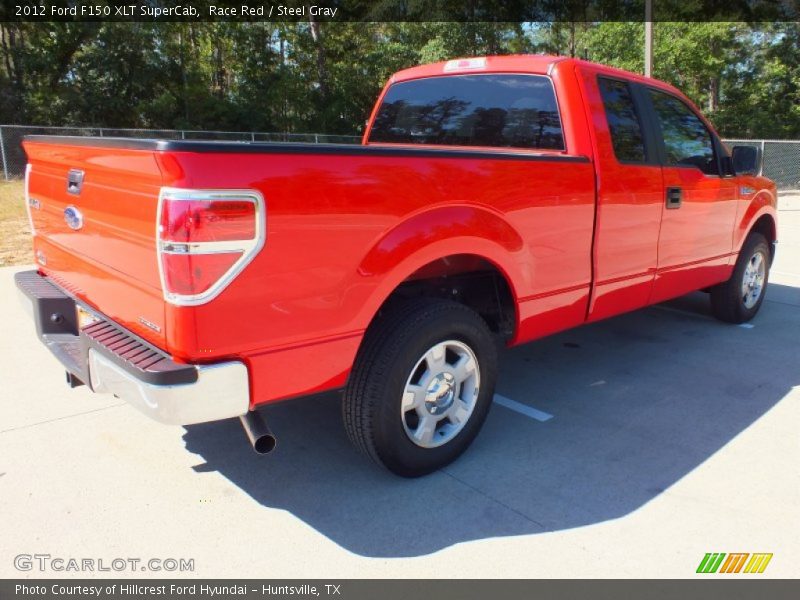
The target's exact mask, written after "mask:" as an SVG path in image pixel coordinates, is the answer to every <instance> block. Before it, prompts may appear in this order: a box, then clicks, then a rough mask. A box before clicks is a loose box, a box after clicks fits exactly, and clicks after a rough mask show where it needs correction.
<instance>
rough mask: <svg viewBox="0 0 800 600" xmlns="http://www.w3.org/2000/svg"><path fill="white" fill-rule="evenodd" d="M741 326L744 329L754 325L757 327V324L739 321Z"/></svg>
mask: <svg viewBox="0 0 800 600" xmlns="http://www.w3.org/2000/svg"><path fill="white" fill-rule="evenodd" d="M739 327H741V328H742V329H752V328H753V327H755V325H753V324H752V323H739Z"/></svg>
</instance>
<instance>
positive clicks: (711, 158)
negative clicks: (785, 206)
mask: <svg viewBox="0 0 800 600" xmlns="http://www.w3.org/2000/svg"><path fill="white" fill-rule="evenodd" d="M645 97H646V99H647V101H648V103H649V105H648V110H649V111H651V115H652V119H653V121H654V123H655V125H656V126H655V130H656V133H657V135H658V136H660V138H661V139H660V140H659V151H660V154H661V160H662V163H663V167H662V172H663V185H664V189H663V196H662V207H661V211H662V216H661V233H660V236H659V241H658V273H657V275H656V279H655V282H654V284H653V295H652V297H651V302H661V301H662V300H666V299H668V298H673V297H675V296H680V295H681V294H685V293H687V292H690V291H693V290H696V289H698V288H702V287H706V286H709V285H712V284H715V283H719V282H720V281H724V280H725V279H727V277H728V275H729V273H730V267H729V265H728V262H729V261H728V258H729V256H730V254H731V251H732V232H733V226H734V222H735V220H736V209H737V207H736V204H737V203H736V182H735V180H734V178H732V177H721V176H720V166H721V163H720V157H719V156H718V153H717V147H718V146H717V145H716V144H715V141H714V138H713V136H712V133H711V131H710V130H709V129H708V127H707V126H706V125H705V123H704V122H703V121H702V119H701V118H700V117H699V116H698V115H697V114H696V113H695V112H694V111H693V110H692V109H691V108H690V107H689V106H688V105H687V104H686V103H685V102H683V101H682V100H680V99H679V98H677V97H675V96H672V95H670V94H667V93H665V92H661V91H656V90H652V89H650V90H648V91H647V93H646V94H645Z"/></svg>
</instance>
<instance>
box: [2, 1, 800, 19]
mask: <svg viewBox="0 0 800 600" xmlns="http://www.w3.org/2000/svg"><path fill="white" fill-rule="evenodd" d="M646 2H647V0H484V1H479V0H472V1H464V0H382V1H376V0H312V1H308V0H278V1H274V2H273V1H271V0H266V1H265V0H260V1H257V0H2V4H0V21H19V22H52V21H131V22H159V21H254V22H255V21H276V22H280V21H309V20H317V21H420V22H421V21H439V22H442V21H444V22H447V21H451V22H498V23H499V22H515V23H516V22H599V21H643V20H644V19H645V4H646ZM651 6H652V20H653V21H745V22H773V21H797V20H800V0H652V5H651Z"/></svg>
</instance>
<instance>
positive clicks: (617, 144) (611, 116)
mask: <svg viewBox="0 0 800 600" xmlns="http://www.w3.org/2000/svg"><path fill="white" fill-rule="evenodd" d="M598 84H599V86H600V94H601V95H602V97H603V106H604V107H605V111H606V121H607V122H608V129H609V132H610V133H611V144H612V146H613V147H614V155H615V156H616V157H617V160H618V161H620V162H626V163H643V162H646V161H647V153H646V151H645V146H644V136H643V135H642V123H641V121H640V120H639V115H638V113H637V111H636V105H635V104H634V102H633V96H632V95H631V89H630V86H629V85H628V84H627V83H625V82H624V81H618V80H616V79H606V78H605V77H601V78H600V79H598Z"/></svg>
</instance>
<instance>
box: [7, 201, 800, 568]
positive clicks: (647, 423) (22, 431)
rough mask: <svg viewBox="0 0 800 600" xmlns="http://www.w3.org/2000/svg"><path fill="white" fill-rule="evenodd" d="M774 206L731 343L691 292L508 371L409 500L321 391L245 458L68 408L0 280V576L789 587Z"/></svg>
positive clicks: (215, 432)
mask: <svg viewBox="0 0 800 600" xmlns="http://www.w3.org/2000/svg"><path fill="white" fill-rule="evenodd" d="M780 208H781V211H780V219H781V221H780V235H779V239H780V244H779V250H778V258H777V260H776V262H775V264H774V265H773V271H772V276H771V283H770V287H769V290H768V293H767V297H766V302H765V304H764V306H763V307H762V309H761V313H760V314H759V315H758V316H757V318H756V319H755V320H754V321H753V322H752V324H751V325H748V326H732V325H725V324H722V323H719V322H717V321H715V320H714V319H713V318H711V316H710V311H709V307H708V301H707V296H705V295H704V294H701V293H698V294H694V295H691V296H687V297H684V298H680V299H678V300H675V301H672V302H669V303H667V304H664V305H660V306H656V307H651V308H647V309H644V310H640V311H638V312H636V313H633V314H629V315H625V316H622V317H618V318H615V319H611V320H608V321H605V322H602V323H597V324H594V325H591V326H586V327H582V328H580V329H577V330H573V331H569V332H566V333H563V334H560V335H556V336H553V337H550V338H548V339H545V340H542V341H540V342H537V343H533V344H530V345H527V346H524V347H521V348H517V349H514V350H509V351H506V352H505V353H504V356H503V358H502V365H503V366H502V375H501V378H500V382H499V386H498V390H497V391H498V393H499V394H501V395H502V396H503V397H504V398H507V399H510V400H512V401H513V403H511V404H508V403H506V405H500V404H495V406H494V407H493V409H492V412H491V414H490V416H489V418H488V421H487V423H486V426H485V428H484V430H483V432H482V433H481V435H480V436H479V437H478V440H477V441H476V443H475V444H474V446H473V447H472V448H471V449H470V451H469V452H468V453H467V454H466V455H465V456H464V457H462V458H461V459H460V460H459V461H457V462H456V463H455V464H453V465H451V466H450V467H449V468H447V469H446V470H445V471H442V472H439V473H436V474H434V475H432V476H429V477H427V478H424V479H419V480H410V481H409V480H403V479H398V478H396V477H393V476H391V475H388V474H386V473H383V472H381V471H379V470H377V469H376V468H375V467H373V466H372V465H371V464H370V463H369V462H368V461H367V460H365V459H363V458H362V457H361V456H359V455H358V454H357V453H356V452H355V451H354V450H353V449H351V447H350V445H349V444H348V442H347V439H346V437H345V433H344V431H343V428H342V426H341V423H340V417H339V406H338V397H337V396H336V395H329V396H326V397H322V398H315V399H308V400H301V401H295V402H290V403H285V404H281V405H276V406H273V407H271V408H268V409H267V410H266V415H267V417H268V419H269V420H270V421H271V425H272V427H273V429H274V431H275V432H276V434H277V436H278V449H277V450H276V451H275V452H274V453H273V454H271V455H268V456H266V457H262V456H257V455H255V454H254V453H253V451H252V450H251V449H250V447H249V446H248V444H247V442H246V440H245V437H244V434H243V432H242V431H241V427H240V425H239V423H238V422H236V421H230V422H222V423H214V424H205V425H195V426H190V427H186V428H182V427H167V426H162V425H159V424H157V423H154V422H151V421H149V420H148V419H146V418H145V417H142V416H140V415H139V413H138V412H136V411H135V410H134V409H132V408H130V407H128V406H127V405H126V404H124V403H122V402H121V401H119V400H117V399H115V398H113V397H108V396H96V395H92V394H91V393H90V392H88V391H87V389H86V388H85V387H83V388H78V389H75V390H70V389H68V388H67V387H66V385H65V384H64V381H63V380H64V377H63V372H62V370H61V368H60V366H59V364H58V363H57V361H56V360H55V359H54V358H53V357H52V356H51V355H50V354H49V353H48V351H47V350H46V349H45V348H44V347H43V346H42V345H41V344H40V343H39V342H38V340H37V339H36V337H35V335H34V331H33V325H32V323H31V322H30V321H29V320H28V317H27V316H26V315H25V314H24V313H23V311H22V309H21V307H19V306H18V302H17V299H16V294H15V292H14V290H13V282H12V274H13V272H14V271H15V270H17V269H14V268H5V269H0V308H1V309H2V314H3V319H2V325H0V331H2V336H1V339H2V342H0V390H1V391H0V394H1V397H2V400H1V401H0V532H2V533H0V540H2V543H0V577H18V576H32V577H38V576H41V575H42V574H41V573H39V572H37V571H29V572H20V571H18V570H17V569H16V568H15V566H14V557H15V556H17V555H19V554H35V553H43V554H50V555H51V556H52V557H63V558H72V557H75V558H78V559H81V558H93V559H95V560H98V559H103V560H105V561H107V563H110V562H111V560H113V559H114V558H117V557H121V558H129V557H135V558H142V559H144V560H147V559H149V558H157V559H166V558H191V559H194V565H195V570H194V572H193V573H169V575H171V576H182V575H194V576H202V577H237V576H238V577H243V576H248V577H259V578H267V577H281V578H283V577H315V578H333V577H336V578H338V577H348V578H350V577H415V578H417V577H446V578H449V577H453V578H465V577H694V576H697V575H695V569H696V568H697V566H698V564H699V562H700V560H701V559H702V558H703V556H704V554H705V553H707V552H727V553H730V552H750V553H753V552H769V553H773V555H774V556H773V559H772V561H771V562H770V564H769V566H768V568H767V569H766V571H765V572H764V574H762V575H743V574H739V575H730V577H747V578H753V577H796V576H797V573H798V570H797V563H798V559H800V467H799V465H800V435H798V425H800V402H799V401H800V196H795V197H786V198H783V199H782V201H781V207H780ZM514 403H518V404H514ZM519 405H522V412H520V410H514V408H516V409H520V406H519ZM508 406H511V407H512V408H508ZM525 407H529V408H533V409H535V410H534V411H526V410H525ZM523 413H527V414H523ZM550 415H552V418H548V417H549V416H550ZM110 574H113V573H105V575H106V576H108V575H110ZM121 574H122V575H132V576H159V575H165V573H152V572H141V571H133V572H129V571H128V572H124V573H121ZM45 575H47V576H51V577H52V576H61V575H64V576H92V573H74V572H67V573H58V572H47V573H45ZM95 575H97V574H95ZM101 575H103V574H101ZM727 576H728V575H713V576H710V575H704V576H703V577H727Z"/></svg>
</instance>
